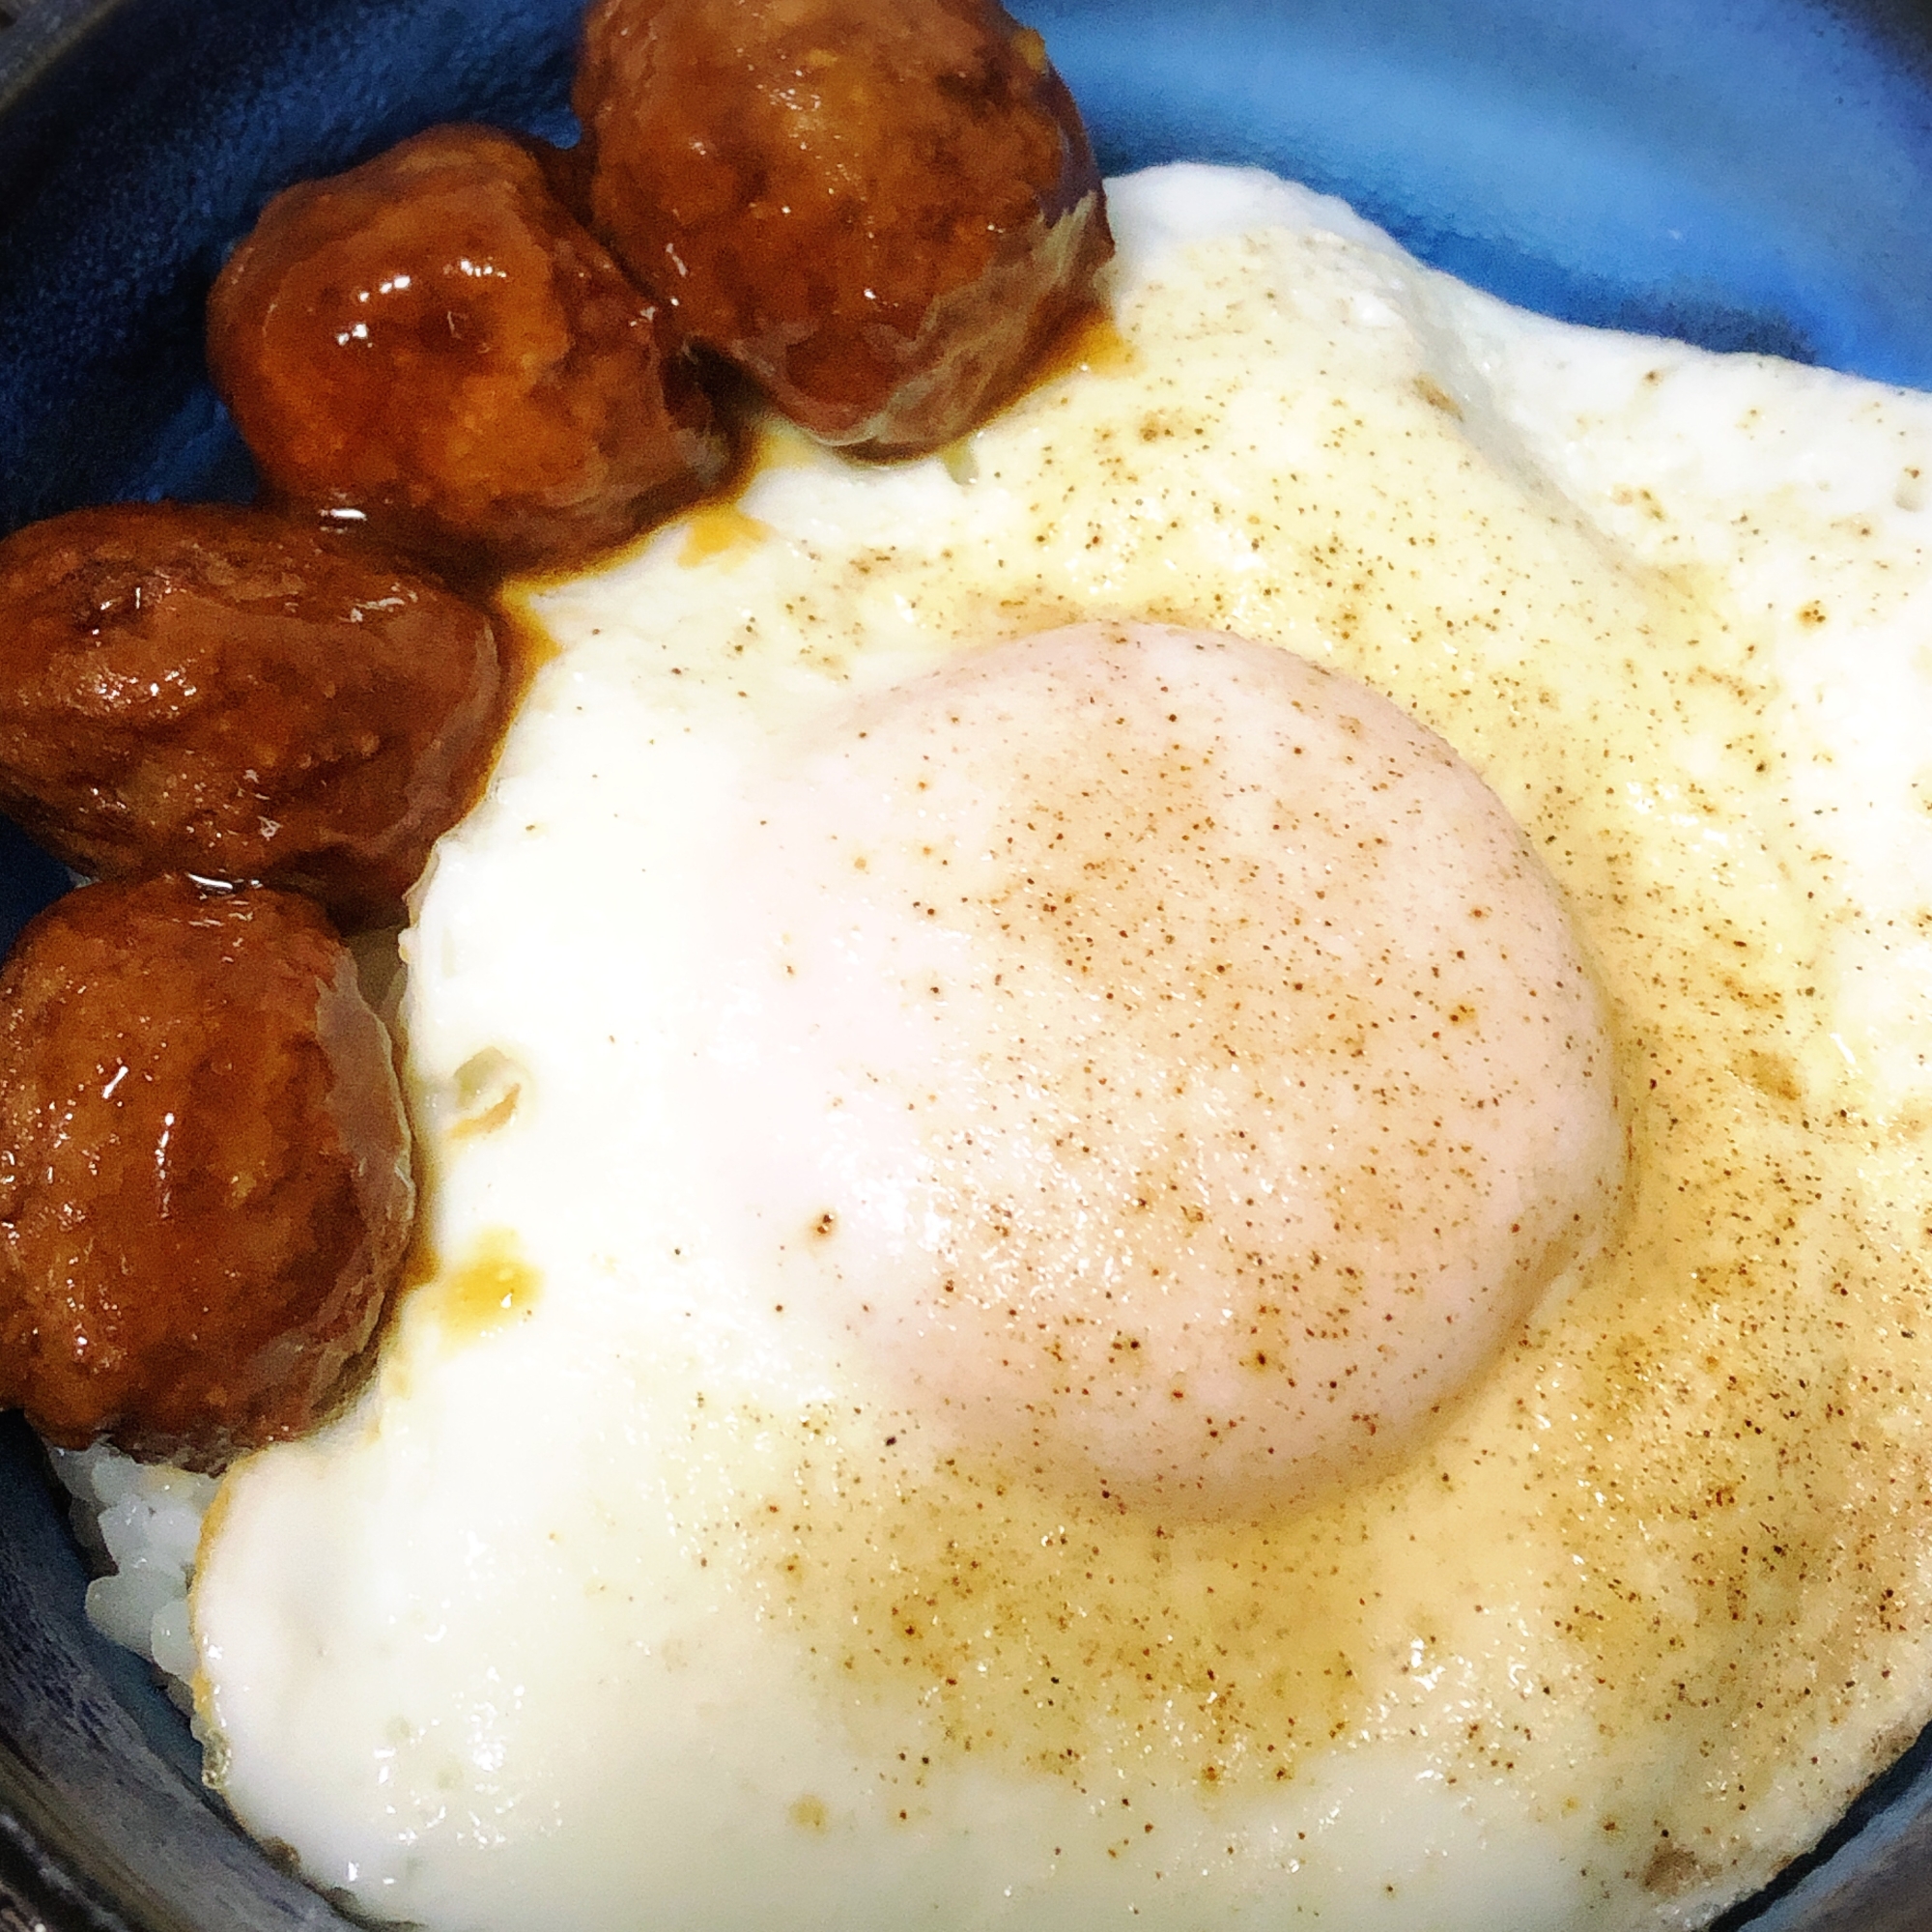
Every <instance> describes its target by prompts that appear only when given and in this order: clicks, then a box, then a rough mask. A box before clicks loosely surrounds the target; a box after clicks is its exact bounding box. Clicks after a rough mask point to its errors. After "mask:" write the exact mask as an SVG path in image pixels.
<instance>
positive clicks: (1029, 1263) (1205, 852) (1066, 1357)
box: [709, 625, 1625, 1517]
mask: <svg viewBox="0 0 1932 1932" xmlns="http://www.w3.org/2000/svg"><path fill="white" fill-rule="evenodd" d="M741 844H742V854H741V860H740V867H741V869H740V871H739V873H738V876H740V877H741V878H742V879H743V880H744V881H745V882H746V885H745V891H744V894H743V897H742V903H743V904H744V905H745V906H746V907H755V908H757V920H756V923H755V924H753V923H751V922H749V921H747V923H746V925H745V932H744V936H743V938H742V940H741V942H740V943H738V944H736V945H735V946H727V947H726V948H725V957H726V958H728V959H733V960H735V961H736V962H737V963H736V964H735V965H734V966H732V967H730V968H729V969H727V970H726V972H725V974H724V975H723V977H722V980H721V984H720V986H719V988H718V991H717V1003H716V1012H717V1018H716V1022H715V1027H714V1030H713V1033H712V1039H713V1050H712V1052H711V1054H710V1056H709V1065H710V1070H711V1071H712V1072H713V1073H715V1074H716V1075H717V1076H718V1077H719V1078H720V1079H721V1080H722V1081H723V1082H724V1083H725V1088H726V1090H727V1092H734V1093H735V1094H736V1096H737V1104H735V1105H733V1106H731V1107H730V1108H728V1109H727V1117H728V1118H730V1119H731V1120H732V1121H733V1122H735V1123H736V1124H735V1126H734V1133H736V1134H737V1135H738V1137H739V1140H738V1145H736V1146H735V1147H734V1148H733V1149H732V1150H731V1154H730V1159H729V1163H728V1165H729V1168H730V1171H731V1173H732V1175H733V1176H734V1181H733V1188H732V1193H733V1199H732V1203H731V1206H730V1208H729V1210H728V1214H729V1218H730V1219H731V1220H732V1221H733V1222H734V1223H735V1224H736V1225H737V1226H738V1228H739V1229H740V1231H741V1238H742V1239H743V1240H744V1241H745V1242H746V1243H747V1244H748V1246H749V1247H751V1248H752V1249H754V1250H757V1253H756V1254H755V1255H754V1256H748V1264H756V1265H759V1266H761V1267H762V1268H764V1269H765V1270H766V1271H767V1272H766V1273H765V1274H764V1276H763V1277H762V1278H765V1279H772V1278H774V1277H775V1278H776V1279H777V1280H778V1281H779V1282H780V1283H781V1294H782V1296H783V1297H784V1298H785V1300H786V1302H787V1303H788V1304H795V1305H798V1306H799V1307H801V1309H803V1308H811V1309H813V1310H815V1311H816V1312H817V1314H818V1316H819V1318H820V1319H821V1320H824V1321H831V1322H833V1323H835V1324H838V1326H840V1327H842V1328H843V1329H844V1330H845V1331H847V1332H849V1334H850V1335H851V1337H852V1338H853V1342H854V1345H855V1347H856V1349H857V1350H858V1351H859V1353H860V1355H861V1358H862V1359H863V1360H865V1361H867V1362H869V1363H871V1364H872V1365H874V1366H875V1367H876V1368H877V1369H878V1371H879V1372H880V1373H882V1374H883V1375H885V1376H886V1377H887V1378H889V1385H890V1386H891V1387H892V1388H893V1389H895V1391H896V1395H897V1399H898V1400H899V1401H900V1402H901V1403H902V1404H903V1405H904V1406H906V1407H907V1408H908V1409H909V1410H910V1411H911V1412H912V1413H914V1414H915V1415H917V1416H918V1418H919V1419H920V1421H921V1423H922V1424H923V1426H927V1427H933V1428H937V1429H939V1430H940V1431H942V1432H943V1433H944V1434H946V1435H953V1436H956V1437H957V1438H959V1439H960V1440H962V1441H967V1442H974V1443H978V1444H981V1445H983V1446H986V1447H989V1448H993V1449H995V1450H997V1451H999V1452H1001V1453H1004V1454H1007V1455H1009V1456H1011V1457H1014V1458H1016V1459H1018V1460H1019V1461H1021V1462H1022V1463H1024V1465H1025V1466H1027V1467H1028V1468H1030V1469H1032V1470H1035V1471H1037V1472H1038V1473H1041V1474H1043V1475H1045V1476H1046V1477H1047V1478H1048V1479H1049V1480H1053V1481H1059V1482H1065V1483H1072V1484H1075V1485H1079V1486H1082V1487H1083V1488H1086V1489H1088V1490H1089V1491H1090V1492H1091V1489H1092V1487H1093V1486H1094V1485H1095V1484H1097V1486H1098V1488H1099V1490H1100V1492H1103V1493H1104V1494H1105V1495H1107V1496H1109V1497H1116V1498H1120V1499H1122V1501H1124V1502H1125V1503H1127V1504H1129V1505H1131V1506H1136V1507H1152V1508H1156V1509H1159V1510H1161V1511H1163V1512H1166V1513H1168V1514H1171V1515H1175V1516H1178V1517H1188V1516H1193V1517H1233V1516H1255V1515H1258V1514H1262V1513H1265V1512H1266V1511H1268V1510H1271V1509H1274V1508H1278V1507H1280V1506H1282V1505H1283V1504H1286V1503H1292V1502H1293V1501H1296V1500H1298V1499H1299V1498H1301V1497H1303V1496H1305V1495H1307V1494H1308V1493H1310V1492H1314V1491H1316V1490H1318V1489H1320V1488H1321V1487H1323V1486H1324V1485H1326V1484H1327V1483H1329V1482H1330V1481H1332V1480H1333V1479H1334V1478H1336V1477H1337V1476H1339V1475H1340V1474H1342V1473H1344V1472H1345V1471H1347V1470H1350V1469H1351V1468H1354V1467H1359V1466H1363V1465H1364V1464H1365V1463H1375V1462H1378V1461H1380V1460H1381V1459H1383V1458H1384V1457H1386V1456H1387V1455H1388V1454H1389V1453H1391V1452H1392V1451H1394V1450H1396V1449H1397V1448H1399V1447H1400V1446H1402V1445H1403V1444H1405V1443H1406V1442H1407V1441H1409V1440H1411V1439H1412V1438H1413V1437H1414V1435H1416V1433H1417V1431H1418V1429H1419V1428H1420V1427H1421V1426H1422V1425H1423V1424H1424V1423H1425V1422H1426V1421H1427V1419H1428V1418H1429V1417H1431V1416H1432V1415H1435V1414H1436V1413H1438V1412H1439V1411H1440V1410H1441V1409H1442V1408H1443V1406H1445V1404H1447V1403H1449V1402H1450V1401H1451V1400H1452V1399H1453V1397H1454V1396H1455V1395H1456V1393H1457V1392H1458V1390H1459V1389H1460V1388H1462V1387H1463V1386H1464V1385H1465V1384H1466V1383H1467V1382H1468V1380H1469V1379H1470V1378H1471V1377H1472V1376H1474V1375H1475V1374H1477V1373H1478V1372H1479V1371H1480V1369H1481V1368H1482V1366H1483V1364H1484V1363H1485V1362H1486V1361H1488V1360H1489V1359H1491V1358H1492V1356H1493V1354H1494V1353H1495V1351H1496V1350H1498V1349H1499V1348H1501V1347H1502V1346H1503V1345H1504V1344H1505V1343H1506V1342H1507V1341H1508V1339H1509V1338H1510V1336H1511V1335H1512V1334H1513V1333H1515V1332H1517V1331H1518V1330H1519V1329H1520V1325H1521V1323H1522V1321H1523V1320H1524V1317H1525V1315H1526V1314H1527V1313H1528V1312H1529V1310H1530V1309H1531V1308H1532V1307H1533V1306H1534V1304H1535V1303H1536V1302H1537V1300H1538V1298H1539V1296H1540V1295H1542V1294H1543V1293H1544V1292H1545V1291H1546V1290H1547V1289H1548V1287H1549V1286H1550V1284H1551V1283H1552V1281H1554V1280H1555V1279H1556V1278H1557V1277H1558V1276H1559V1275H1560V1274H1561V1273H1562V1272H1563V1270H1565V1269H1566V1268H1568V1267H1571V1266H1573V1265H1574V1264H1577V1262H1578V1261H1579V1260H1580V1259H1582V1258H1583V1257H1585V1256H1586V1255H1587V1254H1588V1253H1591V1252H1594V1251H1595V1249H1596V1248H1597V1247H1598V1245H1600V1243H1601V1242H1602V1240H1603V1238H1604V1236H1605V1232H1606V1229H1607V1227H1608V1225H1609V1223H1610V1221H1611V1220H1612V1218H1613V1215H1614V1210H1615V1207H1616V1203H1617V1199H1618V1195H1619V1190H1620V1186H1621V1181H1622V1174H1623V1165H1624V1154H1625V1135H1624V1130H1623V1124H1622V1120H1621V1116H1620V1113H1619V1109H1618V1104H1617V1097H1616V1094H1615V1092H1614V1085H1613V1081H1612V1076H1611V1051H1610V1044H1609V1037H1608V1027H1607V1022H1606V1018H1605V1011H1604V1009H1603V1004H1602V1000H1601V996H1600V994H1599V993H1598V991H1597V988H1596V986H1595V983H1594V981H1593V980H1592V977H1591V975H1590V973H1589V971H1588V970H1587V967H1586V965H1585V962H1584V961H1583V959H1582V958H1581V957H1580V955H1579V952H1578V950H1577V940H1576V937H1575V934H1574V932H1573V930H1572V928H1571V924H1570V922H1569V920H1568V918H1567V916H1566V913H1565V910H1564V907H1563V905H1562V902H1561V900H1560V898H1559V896H1558V894H1557V891H1556V889H1555V887H1554V885H1553V884H1552V883H1551V881H1550V879H1549V878H1548V875H1547V873H1546V872H1545V871H1544V869H1543V867H1541V866H1540V865H1539V864H1538V862H1537V861H1536V859H1535V857H1534V856H1533V854H1532V853H1531V852H1530V850H1529V848H1528V846H1527V845H1526V843H1525V842H1524V840H1523V838H1522V836H1521V834H1520V831H1519V830H1518V829H1517V827H1516V825H1515V824H1514V823H1513V821H1512V820H1511V819H1510V817H1509V815H1508V813H1507V812H1506V811H1505V810H1504V809H1503V807H1502V806H1501V805H1500V804H1499V803H1498V801H1497V800H1496V799H1495V797H1494V796H1493V795H1492V793H1491V792H1490V791H1489V790H1488V788H1487V787H1486V786H1485V785H1484V784H1483V783H1482V781H1480V780H1479V779H1478V778H1477V777H1476V775H1475V774H1474V773H1473V772H1472V771H1470V769H1469V768H1468V767H1467V766H1466V765H1464V764H1463V761H1462V760H1461V759H1460V758H1459V757H1458V756H1457V754H1456V753H1454V752H1453V751H1451V750H1450V748H1449V747H1448V746H1447V745H1446V744H1444V743H1443V742H1442V741H1441V740H1440V739H1439V738H1437V737H1436V736H1435V734H1434V733H1433V732H1431V731H1428V730H1427V729H1425V728H1424V727H1422V726H1421V725H1417V724H1416V723H1415V722H1414V721H1413V720H1412V719H1410V718H1409V717H1407V716H1406V714H1405V713H1403V712H1402V711H1400V710H1399V709H1398V708H1397V707H1396V706H1394V705H1393V704H1391V703H1389V702H1388V701H1387V700H1386V699H1383V698H1381V697H1379V696H1377V695H1376V694H1374V693H1373V692H1371V691H1369V690H1367V689H1366V688H1365V687H1363V686H1361V685H1358V684H1356V683H1354V682H1352V681H1351V680H1350V679H1347V678H1344V677H1340V676H1337V675H1335V674H1333V673H1331V672H1328V671H1324V670H1321V669H1320V668H1317V667H1315V666H1313V665H1311V664H1309V663H1307V662H1306V661H1304V660H1302V659H1299V658H1296V657H1294V656H1293V655H1291V654H1289V653H1287V652H1284V651H1282V650H1280V649H1278V648H1276V647H1272V646H1261V645H1255V644H1251V643H1246V642H1243V641H1241V640H1239V639H1233V638H1227V637H1223V636H1219V635H1214V634H1207V633H1199V632H1188V631H1179V630H1173V629H1168V628H1165V627H1160V626H1153V625H1131V626H1122V625H1086V626H1078V627H1075V628H1072V629H1069V630H1064V631H1059V632H1053V633H1048V634H1044V635H1041V636H1037V637H1034V638H1030V639H1021V640H1018V641H1016V642H1012V643H1008V644H1004V645H999V646H996V647H993V648H990V649H987V650H984V651H982V652H980V654H978V655H976V656H971V657H968V658H965V659H963V660H961V661H959V662H957V663H955V664H954V665H952V666H951V667H949V668H944V669H942V670H939V671H937V672H934V673H931V674H928V675H926V676H923V677H920V678H916V679H914V680H911V681H909V682H906V683H902V684H900V685H898V686H896V687H895V688H894V689H892V690H890V691H888V692H886V693H885V694H883V695H874V696H869V697H867V698H865V699H860V700H855V701H854V702H853V703H852V704H851V705H850V706H848V707H847V708H846V709H845V710H844V711H843V712H842V713H841V714H840V715H839V716H838V718H837V720H836V721H835V723H834V724H833V725H830V726H829V727H827V728H826V729H825V730H824V731H823V732H822V733H821V735H819V736H818V737H817V738H816V739H815V741H814V742H813V743H812V744H811V745H810V747H809V748H807V749H806V750H804V751H803V752H802V753H797V754H796V755H795V756H794V757H793V758H792V759H791V761H790V762H789V764H788V765H786V766H785V767H784V768H783V769H782V770H781V774H780V776H778V777H777V778H776V779H775V780H774V781H771V782H770V783H769V784H768V785H766V786H763V787H761V788H760V789H758V790H757V791H756V793H755V795H754V796H753V797H752V798H751V799H750V800H749V801H748V810H747V822H746V826H745V829H744V834H743V838H742V840H741ZM714 1097H715V1096H714Z"/></svg>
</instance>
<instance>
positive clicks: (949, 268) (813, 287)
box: [573, 0, 1113, 456]
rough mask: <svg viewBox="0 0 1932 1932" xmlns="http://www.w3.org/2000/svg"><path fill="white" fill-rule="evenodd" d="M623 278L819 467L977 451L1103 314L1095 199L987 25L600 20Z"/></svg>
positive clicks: (601, 155) (1035, 44)
mask: <svg viewBox="0 0 1932 1932" xmlns="http://www.w3.org/2000/svg"><path fill="white" fill-rule="evenodd" d="M573 99H574V104H575V106H576V108H577V113H578V117H579V119H580V120H581V121H582V124H583V128H584V138H585V143H586V145H588V146H589V147H590V148H591V151H592V161H593V173H592V177H591V189H590V195H591V209H592V213H593V216H594V219H595V222H596V225H597V227H598V229H599V232H600V233H602V234H603V235H604V237H605V239H606V240H607V241H609V242H610V243H611V247H612V248H613V249H614V250H615V252H616V254H617V256H618V258H619V259H620V260H621V261H622V262H624V264H625V265H626V266H627V267H628V268H629V269H630V270H631V271H632V272H633V273H634V274H635V275H637V276H638V277H639V279H640V280H641V281H643V282H644V283H646V284H647V285H648V286H650V287H652V288H655V289H657V290H658V291H659V292H660V293H661V294H662V295H663V296H664V298H665V299H666V300H667V301H668V302H669V303H670V304H671V305H672V306H673V307H674V308H675V310H676V312H677V316H678V320H679V323H680V326H681V327H683V328H684V330H685V332H686V333H687V334H689V335H690V336H692V337H693V338H694V339H695V340H698V341H701V342H704V343H706V344H709V345H710V346H712V347H713V348H715V349H716V350H718V351H719V352H721V353H722V354H723V355H726V356H727V357H729V358H730V359H731V360H732V361H733V362H735V363H736V364H737V365H738V366H739V367H740V368H742V369H743V370H744V371H745V372H746V373H747V374H748V375H750V376H751V377H752V378H753V380H754V381H755V382H756V383H758V384H761V385H762V386H763V387H764V388H765V389H766V390H767V391H768V392H769V393H770V395H771V397H772V399H773V400H774V401H775V402H776V403H777V405H778V407H779V408H780V409H781V410H782V411H783V412H785V413H786V414H787V415H789V416H791V417H793V418H794V419H795V420H796V421H798V422H799V423H801V424H803V425H804V427H805V428H806V429H808V430H810V432H811V433H812V434H813V435H814V436H817V437H820V438H822V439H823V440H825V441H827V442H831V443H836V444H839V445H842V446H847V447H850V448H852V449H854V450H855V451H856V452H857V453H860V454H864V455H870V456H899V455H911V454H914V453H917V452H920V451H924V450H930V449H934V448H937V447H938V446H939V445H941V444H943V443H946V442H950V441H952V440H954V439H955V438H957V437H959V436H962V435H964V434H965V433H966V432H967V431H968V430H970V429H972V428H973V427H974V426H975V425H976V424H977V423H978V422H980V420H982V419H983V418H984V417H985V416H986V415H987V414H988V413H989V412H991V411H992V410H993V409H994V408H996V407H997V406H998V405H999V404H1000V403H1002V402H1004V401H1005V400H1006V399H1007V398H1008V397H1009V395H1010V394H1011V393H1012V391H1013V390H1014V389H1015V388H1016V387H1017V386H1018V385H1019V384H1021V383H1022V382H1023V381H1024V380H1025V378H1026V376H1027V375H1028V373H1029V372H1030V370H1031V368H1032V366H1033V364H1034V363H1035V361H1036V360H1037V357H1038V355H1040V353H1041V351H1042V350H1043V348H1044V347H1045V346H1046V344H1047V342H1048V341H1049V340H1050V339H1051V337H1052V336H1053V335H1054V333H1055V332H1056V330H1057V329H1058V328H1059V327H1061V326H1062V325H1063V324H1064V323H1065V321H1066V320H1067V319H1068V318H1069V317H1070V316H1071V315H1072V314H1073V313H1074V312H1075V311H1076V310H1077V309H1079V308H1080V307H1081V306H1083V305H1084V304H1085V303H1086V302H1087V301H1088V300H1090V299H1091V293H1092V283H1093V278H1094V271H1095V270H1097V269H1098V268H1099V266H1100V265H1101V264H1102V263H1103V262H1104V261H1105V260H1106V259H1107V257H1108V256H1109V255H1110V254H1111V253H1112V252H1113V240H1112V237H1111V236H1110V235H1109V234H1108V231H1107V218H1106V212H1105V209H1104V207H1103V205H1102V200H1101V193H1100V181H1099V175H1098V173H1097V171H1096V170H1095V167H1094V156H1093V152H1092V150H1091V149H1090V148H1089V146H1088V142H1087V136H1086V133H1085V130H1084V129H1083V128H1082V127H1081V125H1080V117H1079V114H1078V111H1077V110H1076V109H1075V107H1074V105H1073V100H1072V98H1071V96H1069V95H1068V93H1067V91H1066V89H1065V86H1064V85H1063V84H1062V82H1061V80H1060V78H1059V76H1058V75H1057V74H1055V73H1054V71H1053V70H1052V68H1051V67H1049V66H1048V65H1047V60H1046V54H1045V49H1044V47H1043V45H1042V43H1041V42H1040V39H1039V36H1038V35H1037V34H1036V33H1034V32H1032V31H1031V30H1030V29H1026V28H1022V27H1020V26H1018V25H1016V23H1015V22H1014V21H1013V20H1012V19H1011V18H1010V17H1009V15H1008V14H1005V13H1004V12H1003V11H1002V10H1001V9H1000V8H999V6H997V5H996V4H993V0H600V4H598V5H596V6H594V7H593V8H592V9H591V12H590V14H589V17H588V19H587V21H586V23H585V28H584V44H583V56H582V64H581V66H580V68H579V70H578V78H577V87H576V92H575V95H574V97H573Z"/></svg>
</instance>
